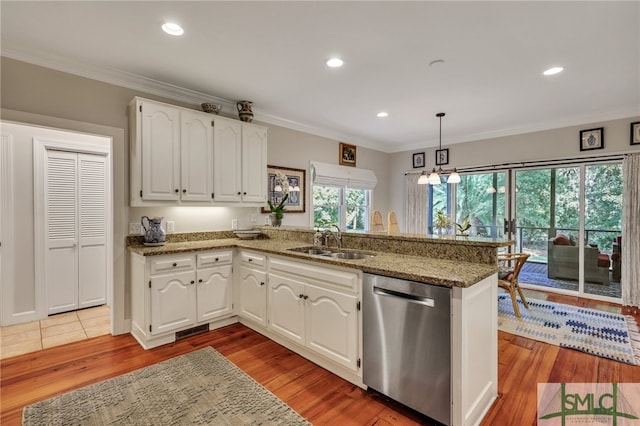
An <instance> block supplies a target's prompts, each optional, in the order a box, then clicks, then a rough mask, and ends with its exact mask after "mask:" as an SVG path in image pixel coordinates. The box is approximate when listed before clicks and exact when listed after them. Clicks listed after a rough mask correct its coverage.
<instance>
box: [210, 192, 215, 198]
mask: <svg viewBox="0 0 640 426" xmlns="http://www.w3.org/2000/svg"><path fill="white" fill-rule="evenodd" d="M214 196H215V194H214V193H213V192H212V193H211V199H212V200H213V199H214V198H215V197H214Z"/></svg>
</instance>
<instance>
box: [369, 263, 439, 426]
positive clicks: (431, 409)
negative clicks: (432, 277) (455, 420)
mask: <svg viewBox="0 0 640 426" xmlns="http://www.w3.org/2000/svg"><path fill="white" fill-rule="evenodd" d="M363 284H364V288H363V291H364V297H363V302H362V305H363V306H362V311H363V325H362V328H363V343H364V351H363V355H362V362H363V381H364V383H365V384H366V385H367V386H369V387H371V388H373V389H375V390H376V391H378V392H380V393H383V394H385V395H387V396H389V397H390V398H392V399H395V400H396V401H398V402H400V403H402V404H404V405H406V406H408V407H410V408H413V409H414V410H416V411H418V412H420V413H422V414H425V415H427V416H429V417H431V418H432V419H435V420H437V421H439V422H441V423H444V424H446V425H449V424H451V289H450V288H447V287H440V286H435V285H429V284H423V283H418V282H413V281H404V280H399V279H396V278H389V277H384V276H380V275H372V274H364V281H363Z"/></svg>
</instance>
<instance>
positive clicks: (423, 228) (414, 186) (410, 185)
mask: <svg viewBox="0 0 640 426" xmlns="http://www.w3.org/2000/svg"><path fill="white" fill-rule="evenodd" d="M419 177H420V175H419V174H418V173H407V174H406V175H405V188H407V198H406V199H407V204H406V206H405V209H404V216H405V220H404V223H406V232H407V233H409V234H426V233H427V225H428V220H427V187H428V185H418V178H419Z"/></svg>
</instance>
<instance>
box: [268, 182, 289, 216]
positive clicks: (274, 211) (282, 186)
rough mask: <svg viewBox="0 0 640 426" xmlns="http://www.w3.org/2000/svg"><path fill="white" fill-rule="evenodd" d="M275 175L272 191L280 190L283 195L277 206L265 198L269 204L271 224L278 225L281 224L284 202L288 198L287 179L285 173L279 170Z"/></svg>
mask: <svg viewBox="0 0 640 426" xmlns="http://www.w3.org/2000/svg"><path fill="white" fill-rule="evenodd" d="M275 175H276V176H275V182H274V183H275V187H274V191H276V192H282V193H283V194H284V196H283V197H282V200H280V202H279V203H278V205H277V206H276V205H274V204H273V201H271V200H270V199H269V200H267V203H268V204H269V209H271V226H280V225H282V217H283V216H284V208H285V203H286V202H287V200H288V199H289V179H288V178H287V175H285V174H284V173H282V172H281V171H277V172H276V173H275ZM274 201H275V200H274Z"/></svg>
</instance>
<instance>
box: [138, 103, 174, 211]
mask: <svg viewBox="0 0 640 426" xmlns="http://www.w3.org/2000/svg"><path fill="white" fill-rule="evenodd" d="M138 110H139V112H140V115H139V118H140V124H141V127H142V129H141V138H140V143H141V145H142V199H143V200H178V199H180V193H179V192H180V191H179V187H180V110H178V109H175V108H171V107H168V106H166V105H162V104H156V103H152V102H144V103H140V105H139V108H138Z"/></svg>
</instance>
